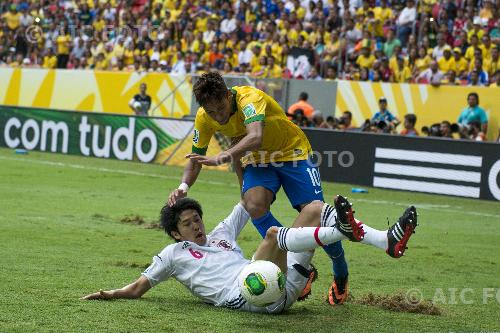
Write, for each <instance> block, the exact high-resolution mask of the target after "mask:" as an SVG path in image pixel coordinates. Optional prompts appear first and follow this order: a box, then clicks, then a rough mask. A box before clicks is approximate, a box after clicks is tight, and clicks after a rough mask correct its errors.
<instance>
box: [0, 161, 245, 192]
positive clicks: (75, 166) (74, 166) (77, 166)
mask: <svg viewBox="0 0 500 333" xmlns="http://www.w3.org/2000/svg"><path fill="white" fill-rule="evenodd" d="M0 159H1V160H10V161H21V162H27V163H33V164H44V165H51V166H58V167H63V168H64V167H66V168H72V169H83V170H91V171H99V172H108V173H119V174H122V175H131V176H141V177H152V178H161V179H172V180H179V177H175V176H167V175H157V174H151V173H144V172H138V171H130V170H120V169H108V168H96V167H91V166H86V165H82V164H73V163H63V162H52V161H46V160H31V159H25V158H16V157H5V156H0ZM197 182H199V183H204V184H210V185H220V186H231V187H237V186H239V185H237V184H232V183H229V184H228V183H223V182H216V181H212V180H203V179H200V180H197Z"/></svg>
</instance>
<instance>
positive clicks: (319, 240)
mask: <svg viewBox="0 0 500 333" xmlns="http://www.w3.org/2000/svg"><path fill="white" fill-rule="evenodd" d="M343 239H347V237H345V236H344V235H343V234H342V233H341V232H340V231H338V230H337V228H329V227H303V228H284V227H281V228H279V231H278V247H279V248H280V249H282V250H285V251H290V252H303V251H308V250H313V249H315V248H317V247H319V246H324V245H327V244H332V243H335V242H337V241H340V240H343Z"/></svg>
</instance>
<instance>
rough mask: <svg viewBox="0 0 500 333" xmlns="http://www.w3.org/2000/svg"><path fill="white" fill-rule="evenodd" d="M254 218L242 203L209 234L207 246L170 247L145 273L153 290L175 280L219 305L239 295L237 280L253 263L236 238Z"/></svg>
mask: <svg viewBox="0 0 500 333" xmlns="http://www.w3.org/2000/svg"><path fill="white" fill-rule="evenodd" d="M249 218H250V215H249V214H248V212H247V211H246V210H245V209H244V208H243V206H242V205H241V204H240V203H238V204H237V205H236V206H235V207H234V209H233V211H232V212H231V214H230V215H229V216H228V217H227V218H226V219H225V220H224V221H222V222H221V223H219V224H218V225H217V226H216V227H215V229H214V230H213V231H212V232H211V233H210V234H208V235H207V243H206V244H205V245H203V246H200V245H197V244H196V243H193V242H179V243H175V244H170V245H168V246H167V247H166V248H164V249H163V251H161V252H160V253H159V254H158V255H156V256H154V257H153V263H152V264H151V265H150V266H149V267H148V268H147V269H146V270H145V271H144V273H142V275H144V276H145V277H146V278H147V279H148V280H149V283H150V284H151V286H152V287H154V286H155V285H157V284H158V283H160V282H162V281H165V280H167V279H168V278H169V277H174V278H175V279H176V280H177V281H179V282H180V283H182V284H183V285H184V286H186V288H188V289H189V290H190V291H191V292H192V293H193V295H195V296H197V297H199V298H201V299H202V300H203V301H204V302H206V303H210V304H214V305H216V306H224V305H226V301H228V300H231V299H233V298H234V297H235V295H239V290H238V287H237V285H238V284H237V283H236V282H237V281H236V280H237V277H238V275H239V273H240V272H241V270H242V269H243V267H245V266H246V265H247V264H248V263H250V260H247V259H245V257H244V256H243V253H242V251H241V249H240V248H239V246H238V244H236V238H237V237H238V235H239V233H240V232H241V230H242V229H243V227H244V226H245V224H246V222H247V221H248V219H249Z"/></svg>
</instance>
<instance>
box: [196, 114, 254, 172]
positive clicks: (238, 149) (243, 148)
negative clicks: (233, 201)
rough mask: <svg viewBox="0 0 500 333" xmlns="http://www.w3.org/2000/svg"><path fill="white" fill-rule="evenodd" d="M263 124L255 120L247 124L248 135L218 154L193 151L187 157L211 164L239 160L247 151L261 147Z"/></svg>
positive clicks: (204, 163)
mask: <svg viewBox="0 0 500 333" xmlns="http://www.w3.org/2000/svg"><path fill="white" fill-rule="evenodd" d="M263 126H264V123H263V122H262V121H255V122H253V123H250V124H248V125H246V129H247V135H245V136H244V137H243V139H241V141H240V142H238V143H237V144H236V145H235V146H234V147H231V148H229V149H228V150H225V151H223V152H221V153H219V154H218V155H216V156H212V157H208V156H204V155H199V154H194V153H193V154H188V155H186V157H188V158H190V159H191V161H194V162H198V163H200V164H203V165H209V166H215V165H221V164H225V163H229V162H231V161H235V160H239V159H240V158H241V157H243V155H245V154H246V153H247V152H249V151H254V150H257V149H259V148H260V146H261V145H262V139H263Z"/></svg>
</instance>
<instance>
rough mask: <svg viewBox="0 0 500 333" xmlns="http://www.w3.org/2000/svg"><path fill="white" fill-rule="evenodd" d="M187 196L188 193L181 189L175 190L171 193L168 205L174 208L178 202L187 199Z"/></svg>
mask: <svg viewBox="0 0 500 333" xmlns="http://www.w3.org/2000/svg"><path fill="white" fill-rule="evenodd" d="M186 195H187V192H185V191H183V190H181V189H179V188H178V189H176V190H174V191H173V192H172V193H170V196H169V197H168V205H169V206H173V205H174V204H175V202H176V201H177V200H179V199H182V198H185V197H186Z"/></svg>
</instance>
